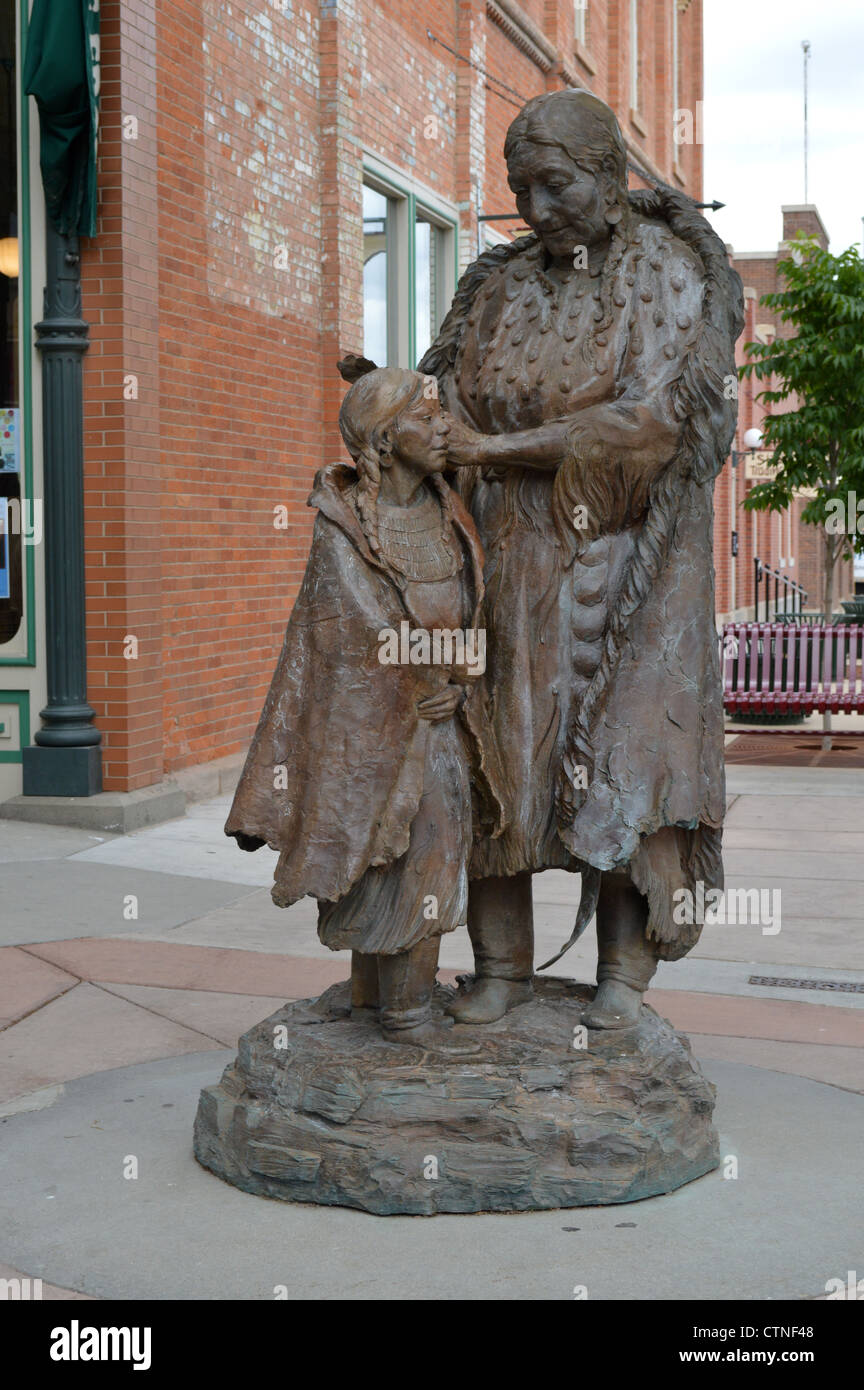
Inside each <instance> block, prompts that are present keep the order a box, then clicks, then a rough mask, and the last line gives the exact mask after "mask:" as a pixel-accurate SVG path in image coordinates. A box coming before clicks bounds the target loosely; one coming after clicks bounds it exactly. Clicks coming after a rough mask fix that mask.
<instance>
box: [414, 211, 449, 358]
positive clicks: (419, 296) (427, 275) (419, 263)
mask: <svg viewBox="0 0 864 1390" xmlns="http://www.w3.org/2000/svg"><path fill="white" fill-rule="evenodd" d="M446 254H447V232H446V231H445V229H444V228H443V227H441V226H439V225H438V223H437V222H434V221H433V220H432V218H431V216H430V215H429V213H427V212H424V211H423V210H422V208H418V209H417V211H416V215H415V222H414V305H415V309H414V312H415V339H414V355H415V358H416V360H417V361H418V362H419V360H420V358H421V357H422V356H423V354H424V352H425V351H426V349H427V348H429V347H431V346H432V343H433V342H434V341H435V338H436V336H437V333H438V329H439V328H440V327H441V322H442V320H443V318H444V315H445V314H446V312H447V296H446V287H447V267H446V261H445V257H446Z"/></svg>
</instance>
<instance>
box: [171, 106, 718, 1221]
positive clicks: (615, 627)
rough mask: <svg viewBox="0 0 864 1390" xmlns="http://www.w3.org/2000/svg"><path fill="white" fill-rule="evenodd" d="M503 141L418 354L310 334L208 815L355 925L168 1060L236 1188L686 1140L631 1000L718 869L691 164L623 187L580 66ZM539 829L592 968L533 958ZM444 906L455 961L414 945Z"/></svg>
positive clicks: (419, 1188)
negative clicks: (234, 1048)
mask: <svg viewBox="0 0 864 1390" xmlns="http://www.w3.org/2000/svg"><path fill="white" fill-rule="evenodd" d="M505 153H506V157H507V165H508V173H509V178H510V184H511V187H512V189H513V192H514V194H515V197H516V203H517V207H518V209H519V212H520V214H521V216H522V217H523V218H524V219H525V221H526V222H527V223H529V224H530V226H531V228H532V234H531V235H529V236H525V237H522V238H520V239H518V240H516V241H514V242H512V243H510V244H507V245H502V246H498V247H495V248H494V249H492V250H490V251H487V252H485V253H484V254H483V255H481V256H480V257H479V259H478V260H477V261H476V262H475V263H474V264H473V265H472V266H470V267H469V269H468V270H467V272H466V273H465V275H464V276H463V277H462V279H461V281H460V282H459V286H458V288H457V292H456V296H455V299H454V301H453V305H452V307H451V310H450V313H449V314H448V316H447V318H446V320H445V322H444V324H443V326H442V329H441V332H440V334H439V336H438V339H437V340H436V342H435V343H434V344H433V346H432V347H431V348H430V350H429V351H428V352H427V353H426V355H425V357H424V358H423V360H422V362H421V363H420V367H419V370H418V371H417V372H409V371H402V370H399V369H393V368H386V369H379V368H376V367H375V364H374V363H372V362H369V361H367V360H366V359H364V358H358V357H348V358H346V359H344V360H343V362H342V363H341V364H340V370H341V371H342V373H343V375H344V376H345V377H346V378H347V379H348V380H350V381H351V382H352V383H353V384H352V386H351V389H350V390H349V391H348V392H347V394H346V396H345V399H344V402H343V405H342V411H341V415H340V426H341V428H342V433H343V437H344V440H345V443H346V446H347V448H348V451H349V453H350V455H351V458H352V459H353V462H354V467H353V468H348V467H345V466H341V465H334V466H331V467H329V468H325V469H324V470H322V472H321V473H319V475H318V477H317V479H316V484H315V491H314V492H313V494H312V497H311V499H310V503H311V504H312V505H313V506H315V507H317V508H318V516H317V519H316V522H315V529H314V538H313V544H312V550H311V554H310V557H309V562H308V565H307V569H306V575H305V578H304V581H303V585H302V588H301V590H300V594H299V597H298V599H297V603H296V605H295V608H294V611H293V613H292V615H291V620H290V622H289V625H288V630H287V633H286V637H285V644H284V647H283V650H282V654H281V657H280V659H279V663H278V666H277V668H276V672H275V674H274V677H273V682H272V685H271V688H270V692H269V694H268V696H267V701H266V704H265V707H264V711H263V713H262V715H261V720H260V722H259V725H258V729H257V732H256V734H255V737H254V740H253V743H252V746H251V748H250V751H249V755H248V758H247V761H246V767H245V769H244V772H243V776H242V778H241V780H240V784H239V786H238V789H237V793H236V796H235V799H234V804H233V806H232V808H231V812H230V815H229V818H228V822H227V824H226V827H225V828H226V831H227V833H228V834H230V835H234V836H236V838H237V841H238V843H239V844H240V845H241V847H242V848H244V849H256V848H258V847H260V846H261V845H262V844H264V843H267V844H269V845H271V846H272V847H273V848H274V849H277V850H278V851H279V861H278V865H277V869H276V875H275V884H274V887H273V899H274V901H275V902H276V904H277V905H279V906H288V905H289V904H290V903H292V902H295V901H296V900H297V899H298V898H300V897H302V896H303V895H305V894H310V895H312V896H313V897H315V898H317V900H318V903H319V933H320V935H321V938H322V940H323V941H325V942H326V943H327V944H328V945H329V946H331V947H332V948H333V949H335V950H338V949H350V950H351V952H352V967H351V981H350V983H349V982H348V981H344V982H341V983H339V984H337V985H334V986H332V987H331V989H329V990H327V991H325V993H324V994H323V995H322V996H321V998H320V999H317V1000H294V1001H292V1002H291V1003H289V1004H286V1005H285V1006H284V1007H283V1008H281V1009H279V1010H277V1012H276V1013H274V1014H273V1015H272V1016H271V1017H270V1018H268V1019H264V1020H262V1021H261V1023H259V1024H257V1025H256V1026H255V1027H254V1028H252V1029H250V1030H249V1031H248V1032H247V1033H246V1034H245V1035H244V1037H243V1038H242V1039H241V1041H240V1047H239V1051H238V1055H237V1058H236V1060H235V1061H234V1062H232V1064H231V1065H229V1066H228V1068H227V1069H226V1071H225V1074H224V1075H223V1077H222V1080H221V1081H220V1082H219V1084H218V1085H215V1086H210V1087H207V1088H205V1090H204V1091H202V1094H201V1099H200V1102H199V1107H198V1115H197V1118H196V1125H195V1153H196V1156H197V1157H198V1159H199V1161H200V1162H201V1163H203V1164H204V1165H205V1166H206V1167H208V1168H210V1169H211V1170H212V1171H213V1172H215V1173H218V1174H219V1175H220V1176H222V1177H224V1178H225V1179H226V1180H227V1181H229V1182H232V1183H234V1184H236V1185H237V1186H238V1187H241V1188H243V1189H244V1190H246V1191H249V1192H259V1193H263V1194H265V1195H267V1196H269V1197H276V1198H279V1199H283V1200H288V1201H301V1202H319V1203H335V1204H342V1205H349V1206H356V1207H360V1208H362V1209H363V1210H366V1211H372V1212H379V1213H381V1214H390V1213H394V1212H414V1213H418V1214H419V1213H425V1214H432V1213H434V1212H438V1211H451V1212H463V1211H515V1210H537V1209H542V1208H550V1207H561V1206H578V1205H582V1204H586V1203H587V1204H593V1203H602V1202H619V1201H633V1200H638V1199H640V1198H642V1197H647V1196H652V1195H655V1194H657V1193H660V1192H668V1191H670V1190H671V1189H672V1188H675V1187H679V1186H681V1184H682V1183H685V1182H690V1181H692V1180H693V1179H694V1178H697V1177H699V1176H701V1175H702V1174H704V1173H706V1172H709V1171H710V1170H711V1169H712V1168H714V1167H716V1166H717V1163H718V1161H719V1147H718V1140H717V1135H716V1133H715V1131H714V1129H713V1126H712V1123H711V1113H712V1110H713V1102H714V1092H713V1087H712V1086H711V1085H710V1084H709V1083H708V1082H707V1081H706V1079H705V1078H704V1077H703V1076H702V1075H701V1073H700V1071H699V1068H698V1066H697V1064H696V1063H695V1061H694V1060H693V1057H692V1054H691V1052H690V1048H689V1044H688V1043H687V1041H686V1039H684V1038H681V1037H679V1036H678V1035H677V1034H676V1033H675V1032H674V1030H673V1029H672V1027H671V1025H670V1024H669V1023H668V1022H666V1020H664V1019H661V1018H659V1017H658V1015H657V1014H656V1013H654V1011H653V1010H652V1009H650V1008H647V1007H646V1008H642V1007H641V1001H642V995H643V992H644V990H645V989H646V987H647V985H648V983H649V981H650V980H651V978H652V975H653V973H654V971H655V969H656V963H657V960H658V959H667V960H671V959H675V958H676V957H678V956H681V955H683V954H684V953H685V952H686V951H688V950H689V949H690V947H691V946H692V945H693V944H694V943H695V941H696V940H697V938H698V934H699V929H700V924H699V922H698V921H684V922H681V921H680V920H678V918H679V914H678V912H677V911H676V907H677V904H678V902H679V901H680V899H679V894H680V890H682V889H689V890H690V891H691V893H693V895H694V897H695V898H697V899H698V897H699V891H698V884H699V883H700V882H701V884H702V885H703V889H704V890H706V891H707V890H708V889H710V888H717V887H720V886H721V884H722V862H721V855H720V838H721V829H722V822H723V812H724V783H723V721H722V705H721V687H720V674H719V669H718V660H717V646H716V637H715V631H714V621H713V572H712V563H711V501H712V487H713V480H714V477H715V475H716V473H717V472H718V470H719V469H720V467H721V466H722V463H723V459H724V458H725V456H726V453H727V450H728V448H729V445H730V443H731V439H732V434H733V429H734V421H735V399H736V390H735V385H736V381H737V378H736V374H735V363H734V352H733V349H734V343H735V339H736V337H737V335H738V333H739V332H740V329H741V326H742V304H741V301H742V295H741V285H740V281H739V280H738V277H737V276H736V275H735V274H734V272H733V271H732V270H731V269H730V267H729V264H728V259H727V256H726V252H725V250H724V248H723V245H722V244H721V242H720V241H719V240H718V238H717V237H716V236H715V235H714V233H713V232H712V230H711V228H710V227H709V226H708V224H707V223H706V222H705V220H704V219H703V218H702V217H701V215H700V214H699V212H698V209H697V208H696V207H695V205H694V204H693V202H692V200H690V199H688V198H686V197H684V196H683V195H682V194H678V193H675V192H674V191H672V190H670V189H665V188H660V189H658V190H654V191H638V192H628V190H627V186H626V160H625V152H624V146H623V142H622V139H621V133H620V131H619V129H618V125H617V122H616V120H615V117H614V115H613V114H612V112H611V111H610V110H609V108H608V107H606V106H605V105H604V104H603V103H602V102H600V101H598V100H597V99H596V98H595V97H593V96H590V95H589V94H588V93H585V92H577V91H561V92H555V93H552V94H549V95H547V96H543V97H538V98H537V99H536V100H534V101H531V102H529V103H528V105H527V106H526V107H525V108H524V110H523V111H522V112H521V113H520V114H519V116H518V117H517V118H516V120H515V121H514V122H513V123H512V125H511V127H510V129H509V131H508V134H507V141H506V145H505ZM448 472H449V478H448ZM457 639H459V640H457ZM469 639H471V640H470V641H469ZM481 639H483V640H481ZM550 867H555V868H562V869H565V870H569V871H571V872H573V873H579V874H581V877H582V895H581V902H580V904H579V909H578V912H577V914H576V922H575V926H574V930H573V935H572V936H571V942H572V941H573V940H575V939H576V937H577V936H578V935H579V933H580V932H581V931H582V930H584V928H585V927H586V925H587V924H588V922H589V921H590V919H591V917H592V916H593V915H594V913H595V910H596V916H597V932H598V940H599V966H598V988H597V991H596V994H594V995H593V997H592V991H591V989H590V988H589V987H587V986H585V985H581V984H578V983H576V982H575V981H573V980H567V979H555V978H551V979H550V978H549V977H548V976H545V977H544V976H539V977H538V978H537V979H536V981H535V980H534V961H533V954H534V949H533V946H534V944H533V925H532V903H531V875H532V874H533V873H536V872H538V871H541V870H543V869H546V868H550ZM466 920H467V926H468V930H469V932H470V936H471V940H472V944H473V947H474V955H475V962H476V968H475V976H474V979H473V983H471V984H470V987H468V988H465V987H463V988H461V989H460V991H459V992H458V993H457V992H455V991H454V990H453V989H452V988H450V987H449V986H446V987H442V986H441V985H440V984H437V983H436V979H435V976H436V967H437V959H438V946H439V942H440V938H441V935H442V934H443V933H444V932H448V931H452V930H454V929H455V928H456V927H458V926H460V925H461V924H462V923H463V922H465V921H466ZM569 944H570V943H569V942H568V945H569ZM564 949H565V950H566V949H567V947H566V946H565V948H564ZM561 954H563V952H562V953H561ZM557 958H558V957H556V959H557ZM551 963H552V962H548V964H551ZM541 968H542V967H541ZM517 1006H521V1007H517ZM445 1010H446V1011H447V1012H449V1015H450V1019H449V1020H448V1017H447V1012H445ZM453 1019H455V1024H454V1023H453V1022H452V1021H451V1020H453ZM448 1022H449V1028H448V1027H447V1024H448ZM586 1024H587V1028H586V1027H585V1025H586ZM616 1029H618V1030H621V1031H619V1032H616V1031H610V1030H616ZM589 1030H594V1031H592V1032H590V1040H589ZM382 1033H383V1038H384V1041H383V1042H382ZM389 1043H398V1044H402V1046H399V1047H397V1048H392V1047H390V1046H389ZM405 1044H408V1046H405ZM466 1053H467V1054H471V1055H470V1056H468V1058H467V1060H466V1058H465V1057H464V1056H463V1054H466ZM622 1096H627V1097H630V1103H628V1104H622V1099H621V1098H622Z"/></svg>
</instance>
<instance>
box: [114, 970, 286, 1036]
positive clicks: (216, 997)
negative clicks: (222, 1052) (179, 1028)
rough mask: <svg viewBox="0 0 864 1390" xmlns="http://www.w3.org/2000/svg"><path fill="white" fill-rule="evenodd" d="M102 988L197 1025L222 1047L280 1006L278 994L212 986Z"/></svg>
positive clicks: (120, 986)
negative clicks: (228, 991) (220, 990)
mask: <svg viewBox="0 0 864 1390" xmlns="http://www.w3.org/2000/svg"><path fill="white" fill-rule="evenodd" d="M103 988H104V989H106V990H110V991H111V993H112V994H116V995H118V996H119V997H120V998H122V999H128V1000H129V1002H130V1003H132V1004H140V1005H141V1006H142V1008H145V1009H149V1010H150V1011H151V1013H155V1014H160V1015H161V1016H162V1017H163V1018H169V1019H171V1020H172V1021H173V1022H174V1023H180V1024H185V1025H186V1026H187V1027H189V1028H195V1029H198V1030H199V1031H200V1032H202V1033H206V1034H207V1035H208V1036H209V1037H211V1038H217V1039H218V1041H219V1042H221V1043H222V1044H223V1045H224V1046H225V1047H236V1046H237V1039H238V1038H239V1037H240V1036H241V1034H242V1033H245V1032H246V1031H247V1029H249V1028H252V1027H253V1026H254V1025H255V1024H256V1023H260V1022H261V1020H262V1019H264V1018H269V1017H270V1015H271V1014H273V1013H275V1012H276V1010H277V1009H281V1007H282V1005H283V1004H284V1003H285V1000H284V999H283V998H282V996H281V995H279V996H270V995H261V994H221V993H218V992H216V991H213V990H201V989H164V988H157V987H154V986H152V985H118V984H111V985H104V986H103Z"/></svg>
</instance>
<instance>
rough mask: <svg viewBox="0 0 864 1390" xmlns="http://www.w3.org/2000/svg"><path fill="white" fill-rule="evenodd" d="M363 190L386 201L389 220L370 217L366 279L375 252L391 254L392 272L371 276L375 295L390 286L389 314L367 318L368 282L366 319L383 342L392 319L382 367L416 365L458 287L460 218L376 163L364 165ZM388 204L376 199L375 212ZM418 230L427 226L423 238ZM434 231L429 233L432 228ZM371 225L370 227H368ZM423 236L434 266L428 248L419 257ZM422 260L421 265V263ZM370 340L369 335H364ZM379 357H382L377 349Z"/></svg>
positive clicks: (366, 223) (388, 260) (388, 259)
mask: <svg viewBox="0 0 864 1390" xmlns="http://www.w3.org/2000/svg"><path fill="white" fill-rule="evenodd" d="M362 182H363V188H364V190H365V189H368V190H370V192H371V193H373V194H377V195H378V197H379V199H380V198H383V199H386V221H385V226H384V228H383V230H381V229H379V226H378V225H377V222H376V220H375V218H374V217H369V216H366V217H365V219H364V281H365V272H366V267H367V266H368V264H369V259H370V257H369V255H368V253H369V252H371V253H372V254H376V253H379V252H381V251H383V252H384V253H385V254H386V273H385V274H383V275H382V274H381V273H379V275H378V276H376V277H374V283H373V278H372V277H371V276H370V280H369V282H368V284H369V291H368V292H369V294H370V297H371V295H372V294H373V293H374V292H375V291H376V290H380V287H381V284H382V282H383V283H384V285H385V288H386V308H385V310H384V313H383V314H382V312H381V311H380V310H379V311H378V313H377V314H375V313H370V316H369V319H368V320H367V303H368V301H367V298H366V285H365V283H364V323H366V322H367V321H368V322H370V324H371V323H374V325H375V326H374V333H373V339H374V341H375V343H376V344H380V341H381V323H382V319H383V320H384V321H386V339H387V360H386V362H380V361H379V362H378V365H379V366H380V367H383V366H388V367H416V365H417V361H418V358H420V357H422V356H423V353H424V352H425V351H426V348H427V347H428V346H429V343H428V342H423V341H422V337H423V336H424V330H426V329H427V327H431V337H430V338H429V341H430V342H431V341H433V340H434V338H435V335H436V333H437V331H438V329H439V328H440V326H441V323H442V321H443V318H444V315H445V314H446V312H447V309H448V308H449V305H450V300H451V299H452V297H453V292H454V290H455V288H456V280H457V279H458V267H459V221H458V217H457V215H456V213H455V211H453V212H451V211H450V210H449V209H448V208H446V207H444V206H442V204H441V202H440V200H439V199H437V198H436V197H435V196H434V195H433V194H431V193H429V192H428V191H425V190H423V189H421V188H420V187H419V186H417V185H414V184H411V183H409V182H408V181H407V179H400V178H399V176H398V175H391V174H390V173H389V171H382V169H381V166H380V165H379V164H378V163H377V162H376V163H374V164H373V163H369V162H366V161H364V163H363V175H362ZM364 201H365V203H366V212H367V213H370V212H373V200H372V199H368V198H366V199H365V200H364ZM381 209H382V204H381V203H380V202H378V201H377V200H374V211H375V212H377V211H380V210H381ZM418 228H423V232H422V236H419V237H418ZM427 228H428V229H429V230H428V231H427V230H426V229H427ZM367 229H368V230H367ZM418 239H419V240H420V241H421V243H422V242H425V243H426V244H427V245H428V247H429V251H430V256H429V258H428V265H429V268H428V270H427V269H426V265H425V260H426V258H425V256H424V248H423V246H422V244H421V246H420V248H419V252H420V254H419V256H418ZM418 262H419V263H418ZM364 338H365V334H364ZM366 348H367V344H366V342H365V341H364V347H363V350H364V353H366V355H367V356H369V355H372V356H373V360H375V361H378V358H377V357H376V356H374V353H372V352H371V351H370V352H367V351H366Z"/></svg>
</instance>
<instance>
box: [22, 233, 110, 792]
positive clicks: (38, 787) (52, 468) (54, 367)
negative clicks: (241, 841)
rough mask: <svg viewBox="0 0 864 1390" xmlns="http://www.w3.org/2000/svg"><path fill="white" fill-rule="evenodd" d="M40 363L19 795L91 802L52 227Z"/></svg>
mask: <svg viewBox="0 0 864 1390" xmlns="http://www.w3.org/2000/svg"><path fill="white" fill-rule="evenodd" d="M46 236H47V276H46V279H47V283H46V288H45V302H44V316H43V318H42V321H41V322H40V323H37V325H36V346H37V348H38V349H39V351H40V353H41V356H42V428H43V472H44V480H45V481H44V494H45V496H44V509H43V510H44V546H45V624H46V641H47V675H48V703H47V704H46V706H45V708H44V709H43V710H42V711H41V714H40V717H41V719H42V728H41V729H39V730H38V732H37V733H36V734H35V735H34V742H35V744H36V746H35V747H30V748H25V749H24V750H23V773H24V795H25V796H93V795H94V793H96V792H99V791H101V790H102V752H101V748H100V746H99V745H100V743H101V740H102V735H101V734H100V732H99V730H98V729H97V728H95V726H94V724H93V717H94V711H93V710H92V709H91V707H90V705H88V703H87V656H86V632H85V610H84V424H83V357H84V353H85V352H86V351H87V348H88V347H89V341H88V336H87V324H86V323H85V322H84V320H83V319H82V317H81V264H80V254H79V249H78V238H77V236H64V235H62V234H61V233H60V232H58V231H57V230H56V229H55V228H54V227H53V225H51V223H50V222H49V223H48V226H47V229H46Z"/></svg>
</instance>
